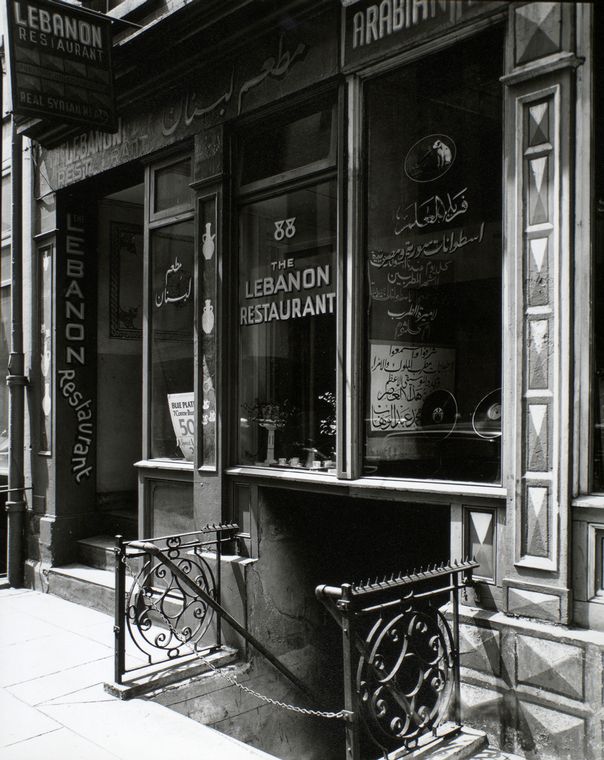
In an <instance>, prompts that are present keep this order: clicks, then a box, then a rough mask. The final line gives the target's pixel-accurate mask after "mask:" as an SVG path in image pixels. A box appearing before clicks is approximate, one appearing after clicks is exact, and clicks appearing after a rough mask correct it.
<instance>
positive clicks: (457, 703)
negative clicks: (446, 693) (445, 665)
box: [451, 572, 461, 725]
mask: <svg viewBox="0 0 604 760" xmlns="http://www.w3.org/2000/svg"><path fill="white" fill-rule="evenodd" d="M451 585H452V586H453V590H452V591H451V594H452V595H453V647H454V652H453V679H454V684H453V701H454V704H453V716H454V719H455V722H456V723H457V725H461V683H460V682H461V673H460V667H459V590H460V585H459V572H454V573H453V583H452V584H451Z"/></svg>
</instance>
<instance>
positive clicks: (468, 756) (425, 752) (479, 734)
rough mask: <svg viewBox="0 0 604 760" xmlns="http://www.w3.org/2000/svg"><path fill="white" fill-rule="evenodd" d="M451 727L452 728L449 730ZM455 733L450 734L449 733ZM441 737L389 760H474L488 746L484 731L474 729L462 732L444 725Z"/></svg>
mask: <svg viewBox="0 0 604 760" xmlns="http://www.w3.org/2000/svg"><path fill="white" fill-rule="evenodd" d="M449 727H451V728H449ZM451 730H453V731H455V733H450V734H449V733H448V731H451ZM439 733H440V734H441V736H440V737H438V738H436V739H433V740H427V741H425V743H423V744H422V746H420V747H418V748H417V749H415V750H412V751H411V752H409V753H405V751H404V750H400V751H397V752H392V753H391V754H389V755H388V760H399V758H402V757H405V759H406V760H472V758H478V757H479V756H480V753H481V752H484V751H485V749H486V748H487V745H488V740H487V736H486V734H485V733H484V731H476V730H475V729H473V728H466V727H462V729H461V730H458V729H456V728H453V727H452V724H444V725H443V726H441V727H440V728H439Z"/></svg>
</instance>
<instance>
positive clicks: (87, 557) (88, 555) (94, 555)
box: [78, 536, 115, 570]
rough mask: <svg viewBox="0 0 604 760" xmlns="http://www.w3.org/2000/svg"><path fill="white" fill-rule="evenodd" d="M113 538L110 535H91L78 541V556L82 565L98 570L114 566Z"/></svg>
mask: <svg viewBox="0 0 604 760" xmlns="http://www.w3.org/2000/svg"><path fill="white" fill-rule="evenodd" d="M114 548H115V539H114V538H111V536H92V537H91V538H82V539H80V541H78V558H79V560H80V562H81V563H82V564H83V565H89V566H90V567H96V568H98V569H99V570H113V569H114V568H115V553H114V551H113V550H114Z"/></svg>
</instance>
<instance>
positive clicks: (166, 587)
mask: <svg viewBox="0 0 604 760" xmlns="http://www.w3.org/2000/svg"><path fill="white" fill-rule="evenodd" d="M237 530H238V526H237V525H234V524H228V525H207V526H206V527H205V528H202V529H201V530H199V531H196V532H194V533H185V534H183V535H177V536H164V537H162V538H154V539H149V540H146V541H127V542H126V541H123V540H122V538H121V536H117V537H116V548H115V555H116V561H115V586H116V589H115V591H116V594H115V626H114V632H115V671H114V679H115V683H116V684H117V685H118V686H119V685H122V684H123V683H124V677H125V676H126V675H127V674H130V675H131V674H133V673H140V672H141V671H143V673H144V674H146V673H147V672H149V669H150V668H153V667H155V666H157V665H159V664H162V663H164V664H165V663H170V664H176V663H180V662H182V660H183V659H184V658H187V657H193V658H195V659H196V660H197V659H201V660H202V662H204V663H205V664H206V665H208V664H209V665H210V667H212V665H211V664H210V663H209V661H208V660H207V655H209V654H211V653H212V652H213V651H217V650H218V649H220V647H221V644H222V622H223V621H224V622H226V623H227V624H228V625H229V626H230V627H231V628H232V629H233V630H235V631H236V632H237V633H238V634H239V635H240V636H242V637H243V638H244V639H245V641H247V642H248V644H250V645H251V646H252V647H254V649H255V650H256V651H257V652H259V653H260V654H261V655H262V656H263V657H264V658H265V659H266V660H268V661H269V662H270V663H271V665H273V667H275V668H276V669H277V670H278V671H279V672H280V673H282V675H284V676H285V677H286V678H287V679H288V680H289V681H290V682H291V683H293V684H294V685H295V686H296V687H297V688H298V689H300V691H301V692H302V693H303V694H305V695H306V696H307V697H309V698H311V699H312V698H313V695H312V694H311V693H310V692H309V691H308V689H307V688H306V687H305V685H304V684H303V683H302V682H301V681H300V679H298V678H297V676H295V675H294V674H293V673H292V672H291V671H290V670H289V669H288V668H287V667H286V666H285V665H284V664H283V663H282V662H281V661H280V660H279V659H278V658H277V657H275V655H274V654H272V652H270V651H269V650H268V649H267V648H266V647H265V646H264V645H263V644H262V643H261V642H260V641H258V639H256V637H255V636H253V635H252V634H251V633H250V632H249V631H248V630H247V629H246V628H245V627H244V626H243V625H241V623H239V622H238V621H237V620H235V618H233V617H232V615H230V614H229V613H228V612H227V610H225V609H224V607H223V606H222V604H221V593H220V588H221V582H220V581H221V558H222V546H223V544H224V543H225V542H227V541H231V540H232V539H233V537H234V534H235V532H236V531H237ZM212 534H214V536H213V537H212ZM212 560H214V562H213V563H212ZM212 564H214V569H213V568H212ZM127 571H129V572H128V573H127ZM214 618H215V622H214V631H213V635H211V634H212V631H211V630H210V626H211V624H212V621H213V620H214ZM129 653H130V659H132V660H133V662H132V664H130V663H129V662H128V654H129ZM214 669H216V668H214ZM248 691H249V689H248Z"/></svg>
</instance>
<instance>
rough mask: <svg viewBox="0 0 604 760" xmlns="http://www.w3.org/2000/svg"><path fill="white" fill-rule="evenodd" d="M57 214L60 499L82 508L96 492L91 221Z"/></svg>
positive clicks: (71, 212) (77, 213) (70, 209)
mask: <svg viewBox="0 0 604 760" xmlns="http://www.w3.org/2000/svg"><path fill="white" fill-rule="evenodd" d="M61 206H62V204H61ZM58 212H59V214H58V216H59V220H60V224H61V234H60V235H59V237H58V242H57V257H56V270H57V274H56V324H57V329H56V379H55V382H56V398H57V402H56V403H57V410H56V420H57V422H56V424H57V463H58V467H59V469H60V473H61V475H60V480H61V492H62V494H63V496H62V498H64V499H65V500H66V501H69V502H71V506H74V505H79V508H80V509H83V508H84V507H85V502H86V501H89V503H94V499H95V494H96V439H97V429H96V319H95V317H96V260H95V256H94V248H93V247H92V246H91V243H90V240H91V236H92V233H93V230H92V229H91V227H90V225H91V224H92V220H91V218H90V217H89V216H88V215H87V214H85V213H83V212H82V211H81V210H80V209H78V208H76V207H75V206H71V205H68V206H67V207H66V208H59V209H58ZM115 424H116V435H119V420H115Z"/></svg>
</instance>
